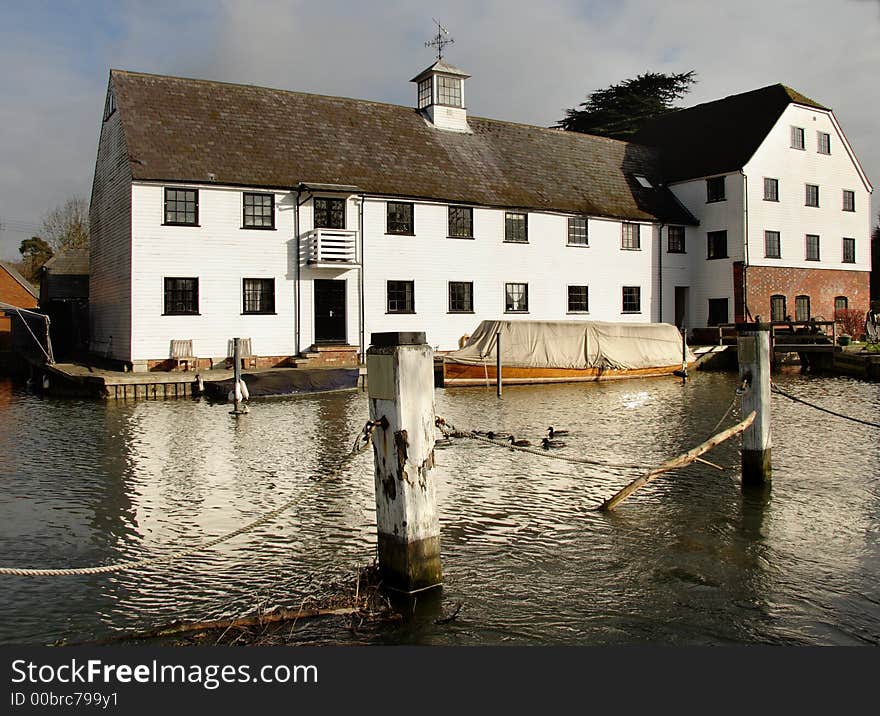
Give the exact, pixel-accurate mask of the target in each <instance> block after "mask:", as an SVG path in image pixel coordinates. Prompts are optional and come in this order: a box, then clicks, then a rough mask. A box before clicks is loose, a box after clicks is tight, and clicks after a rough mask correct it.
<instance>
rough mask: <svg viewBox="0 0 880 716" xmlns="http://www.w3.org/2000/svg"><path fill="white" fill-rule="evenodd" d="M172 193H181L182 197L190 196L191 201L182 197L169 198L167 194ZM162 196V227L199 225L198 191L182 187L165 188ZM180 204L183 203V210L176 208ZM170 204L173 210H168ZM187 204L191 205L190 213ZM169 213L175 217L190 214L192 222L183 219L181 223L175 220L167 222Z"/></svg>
mask: <svg viewBox="0 0 880 716" xmlns="http://www.w3.org/2000/svg"><path fill="white" fill-rule="evenodd" d="M172 191H173V192H183V193H184V195H187V194H192V195H193V199H192V200H190V199H188V198H186V196H184V198H182V199H181V198H179V197H177V196H175V197H174V198H169V196H168V193H169V192H172ZM163 196H164V203H163V207H162V218H163V222H162V223H163V225H164V226H198V225H199V190H198V189H192V188H188V187H182V186H166V187H165V191H164V194H163ZM181 202H182V203H183V206H184V208H183V210H180V209H179V208H178V206H177V205H178V203H181ZM172 203H173V205H174V208H173V209H169V204H172ZM189 204H192V205H193V210H192V212H190V211H189V209H188V205H189ZM169 212H170V213H173V215H174V216H176V217H177V216H180V215H181V214H182V215H183V216H184V217H186V216H187V214H189V213H192V215H193V219H192V221H188V220H186V219H185V218H184V220H183V221H178V220H176V219H172V220H171V221H169V220H168V216H169Z"/></svg>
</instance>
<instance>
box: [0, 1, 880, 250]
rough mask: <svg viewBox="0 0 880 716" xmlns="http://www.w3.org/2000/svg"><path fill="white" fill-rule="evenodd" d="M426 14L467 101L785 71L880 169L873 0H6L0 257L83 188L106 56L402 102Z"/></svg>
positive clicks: (701, 95)
mask: <svg viewBox="0 0 880 716" xmlns="http://www.w3.org/2000/svg"><path fill="white" fill-rule="evenodd" d="M433 17H437V18H439V19H440V20H441V21H442V22H443V23H444V24H445V25H447V26H448V27H449V28H450V30H451V32H452V35H453V36H454V38H455V44H454V45H452V46H451V47H450V48H449V49H448V51H447V57H448V59H449V60H450V61H451V62H452V63H453V64H456V65H458V66H460V67H462V68H463V69H465V70H466V71H467V72H469V73H470V74H472V75H473V77H472V79H471V80H469V82H468V89H467V101H468V105H469V110H470V111H471V112H473V113H474V114H478V115H481V116H488V117H495V118H499V119H508V120H512V121H519V122H528V123H534V124H541V125H550V124H553V123H554V122H555V121H556V120H558V119H559V118H560V117H561V116H562V115H563V113H564V110H565V108H566V107H571V106H575V105H577V104H578V103H579V102H581V101H583V99H584V96H585V95H586V94H587V93H588V92H590V91H591V90H593V89H597V88H600V87H605V86H607V85H609V84H611V83H612V82H618V81H620V80H622V79H626V78H628V77H633V76H635V75H637V74H639V73H642V72H645V71H648V70H651V71H656V72H681V71H687V70H691V69H693V70H696V72H697V74H698V79H699V83H698V84H697V85H696V87H695V88H694V89H693V90H692V92H691V93H690V94H689V95H688V96H687V97H686V98H685V99H684V100H683V102H682V103H683V104H684V105H690V104H696V103H698V102H703V101H708V100H711V99H717V98H719V97H723V96H725V95H728V94H732V93H736V92H742V91H746V90H749V89H754V88H757V87H762V86H765V85H768V84H772V83H774V82H782V83H784V84H787V85H789V86H791V87H794V88H795V89H797V90H799V91H801V92H803V93H804V94H806V95H807V96H809V97H812V98H813V99H815V100H817V101H819V102H821V103H823V104H826V105H828V106H830V107H832V108H833V109H834V110H835V114H836V115H837V117H838V119H839V120H840V122H841V124H842V126H843V128H844V131H845V132H846V134H847V137H848V139H849V140H850V142H851V143H852V144H853V146H854V148H855V150H856V153H857V154H858V156H859V157H860V159H861V160H862V164H863V165H864V167H865V170H866V171H867V173H868V176H869V177H870V178H871V180H872V181H873V182H875V183H876V182H877V181H878V180H880V140H878V139H877V138H876V135H877V124H878V122H877V119H876V118H877V117H878V116H880V83H878V70H880V1H878V0H825V1H824V2H815V1H813V2H804V0H739V1H738V2H737V3H735V4H732V3H727V4H722V3H709V2H705V1H703V0H669V1H668V2H653V1H649V0H617V1H616V2H595V1H593V2H574V1H573V0H545V1H544V2H541V3H535V2H531V1H530V2H525V1H521V0H508V1H506V2H503V1H502V0H487V1H484V2H479V1H476V0H474V1H472V2H466V1H464V0H461V1H454V2H444V1H442V0H438V1H437V2H432V3H419V2H403V1H402V0H398V1H394V0H392V1H389V2H369V1H364V2H352V1H348V2H344V1H342V0H325V1H323V2H320V3H316V2H314V1H313V0H247V1H246V2H242V1H239V0H217V1H210V2H209V1H207V0H200V1H196V2H185V1H184V0H178V1H177V2H167V1H166V0H152V1H151V2H136V1H135V0H117V1H116V2H102V1H100V2H99V1H94V2H89V1H88V0H81V1H80V2H48V1H42V2H40V1H33V0H31V1H30V2H25V3H12V2H9V0H3V2H0V66H2V67H3V68H4V71H3V73H0V97H2V99H0V128H2V129H0V258H3V259H16V258H18V251H17V247H18V245H19V243H20V242H21V240H22V239H24V238H27V236H29V235H30V234H31V233H33V232H36V231H37V230H38V229H37V227H38V225H39V223H40V220H41V217H42V216H43V215H44V214H45V213H46V212H47V211H48V210H50V209H51V208H52V207H54V206H56V205H58V204H60V203H63V202H64V200H65V199H66V198H67V197H69V196H71V195H74V194H80V195H83V196H86V197H88V195H89V191H90V187H91V180H92V173H93V170H94V162H95V152H96V144H97V137H98V130H99V127H100V114H101V110H102V107H103V95H104V91H105V88H106V82H107V75H108V71H109V69H110V67H118V68H121V69H129V70H137V71H143V72H155V73H160V74H174V75H183V76H189V77H201V78H207V79H217V80H223V81H229V82H244V83H251V84H258V85H265V86H270V87H280V88H286V89H294V90H301V91H306V92H320V93H323V94H340V95H345V96H350V97H361V98H365V99H374V100H380V101H387V102H396V103H401V104H409V103H411V102H412V101H413V100H414V95H413V93H414V89H413V87H412V86H411V85H410V84H409V82H408V80H409V79H410V78H411V77H412V76H414V75H415V74H416V73H417V72H418V71H419V70H421V69H422V68H423V67H425V66H427V65H428V64H430V62H431V59H432V56H431V52H430V51H429V50H427V49H425V47H424V42H425V40H427V39H429V38H430V36H431V33H432V22H431V20H432V18H433ZM878 206H880V202H878V200H877V199H875V201H874V207H875V208H874V215H875V217H876V213H877V208H878Z"/></svg>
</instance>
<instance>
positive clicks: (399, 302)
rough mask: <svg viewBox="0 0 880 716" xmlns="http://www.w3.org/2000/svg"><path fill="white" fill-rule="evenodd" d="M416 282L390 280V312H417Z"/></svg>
mask: <svg viewBox="0 0 880 716" xmlns="http://www.w3.org/2000/svg"><path fill="white" fill-rule="evenodd" d="M415 310H416V304H415V282H414V281H389V282H388V313H415Z"/></svg>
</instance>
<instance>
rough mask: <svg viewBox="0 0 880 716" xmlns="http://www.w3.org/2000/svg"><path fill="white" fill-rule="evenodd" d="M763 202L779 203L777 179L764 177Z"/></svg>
mask: <svg viewBox="0 0 880 716" xmlns="http://www.w3.org/2000/svg"><path fill="white" fill-rule="evenodd" d="M764 201H779V179H776V178H774V177H764Z"/></svg>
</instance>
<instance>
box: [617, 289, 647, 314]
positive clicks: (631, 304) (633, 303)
mask: <svg viewBox="0 0 880 716" xmlns="http://www.w3.org/2000/svg"><path fill="white" fill-rule="evenodd" d="M621 310H622V312H623V313H640V312H641V310H642V288H641V286H624V287H623V306H622V309H621Z"/></svg>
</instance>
